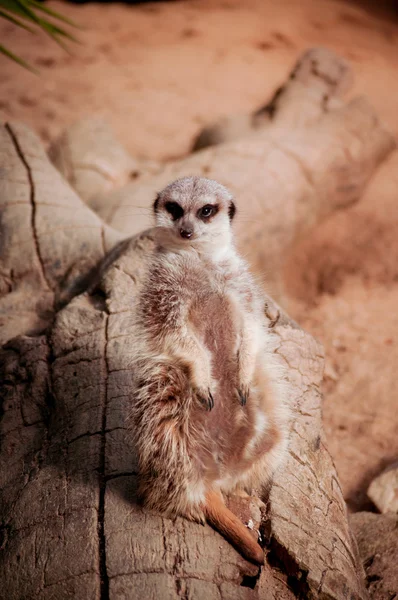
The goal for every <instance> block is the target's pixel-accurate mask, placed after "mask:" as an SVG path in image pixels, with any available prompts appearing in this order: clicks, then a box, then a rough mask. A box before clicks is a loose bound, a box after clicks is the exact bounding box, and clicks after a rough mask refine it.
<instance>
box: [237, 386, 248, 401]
mask: <svg viewBox="0 0 398 600" xmlns="http://www.w3.org/2000/svg"><path fill="white" fill-rule="evenodd" d="M236 391H237V393H238V398H239V402H240V403H241V405H242V406H245V404H246V402H247V401H248V399H249V395H250V386H249V385H242V384H241V385H240V386H239V387H238V388H237V390H236Z"/></svg>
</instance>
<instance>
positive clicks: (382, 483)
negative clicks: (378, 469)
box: [368, 462, 398, 513]
mask: <svg viewBox="0 0 398 600" xmlns="http://www.w3.org/2000/svg"><path fill="white" fill-rule="evenodd" d="M368 496H369V498H370V499H371V500H372V502H373V503H374V504H375V506H377V508H378V509H379V511H380V512H382V513H388V512H394V513H398V462H396V463H394V464H393V465H390V466H389V467H388V469H386V470H385V471H383V473H381V475H379V476H378V477H376V479H374V480H373V481H372V483H371V484H370V486H369V488H368Z"/></svg>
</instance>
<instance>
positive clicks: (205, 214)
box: [197, 204, 218, 221]
mask: <svg viewBox="0 0 398 600" xmlns="http://www.w3.org/2000/svg"><path fill="white" fill-rule="evenodd" d="M217 213H218V206H217V204H205V206H202V208H200V209H199V210H198V212H197V215H198V218H199V219H202V220H204V221H206V220H207V219H210V217H214V215H216V214H217Z"/></svg>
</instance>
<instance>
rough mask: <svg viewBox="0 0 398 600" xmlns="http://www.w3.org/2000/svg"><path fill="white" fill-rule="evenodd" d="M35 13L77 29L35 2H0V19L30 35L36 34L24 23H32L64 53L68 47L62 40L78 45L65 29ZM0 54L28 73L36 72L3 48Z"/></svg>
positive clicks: (68, 20)
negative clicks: (22, 67)
mask: <svg viewBox="0 0 398 600" xmlns="http://www.w3.org/2000/svg"><path fill="white" fill-rule="evenodd" d="M36 11H38V12H40V13H44V14H45V15H49V16H50V17H52V18H53V19H58V21H61V22H64V23H67V24H68V25H70V26H72V27H77V26H76V25H75V23H73V21H71V20H70V19H67V18H66V17H64V16H63V15H61V14H59V13H58V12H56V11H54V10H52V9H50V8H47V7H46V6H43V5H42V4H41V3H40V2H38V1H37V0H0V18H4V19H7V20H8V21H11V22H12V23H14V25H17V26H18V27H22V28H23V29H27V30H28V31H30V32H31V33H36V32H35V30H34V29H32V28H31V27H30V26H29V25H28V24H26V23H25V21H27V22H28V23H30V24H31V23H33V24H34V25H36V26H37V27H38V28H39V29H41V30H42V31H44V32H45V33H47V34H48V35H49V36H50V37H51V39H53V40H54V41H55V42H56V43H57V44H59V45H60V46H61V47H62V48H63V49H64V50H65V51H68V47H67V46H66V45H65V43H64V41H63V40H64V39H66V40H70V41H72V42H76V43H79V40H78V39H76V38H75V37H74V36H73V35H72V34H71V33H69V32H68V31H67V30H66V29H64V28H63V27H60V26H59V25H56V24H55V23H53V22H52V21H50V20H48V19H47V18H44V17H41V16H39V15H38V14H37V12H36ZM15 15H16V16H15ZM21 19H22V20H21ZM0 53H1V54H4V55H5V56H8V57H9V58H11V59H12V60H14V61H16V62H17V63H18V64H20V65H22V66H24V67H26V68H29V70H30V71H33V72H37V71H36V70H35V69H33V68H32V67H30V66H29V65H28V63H26V62H25V61H24V60H23V59H22V58H20V57H19V56H17V55H15V54H13V53H12V52H11V51H10V50H8V49H7V48H5V47H4V46H1V50H0Z"/></svg>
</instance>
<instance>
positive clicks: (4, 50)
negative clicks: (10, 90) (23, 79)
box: [0, 44, 38, 75]
mask: <svg viewBox="0 0 398 600" xmlns="http://www.w3.org/2000/svg"><path fill="white" fill-rule="evenodd" d="M0 54H4V56H7V57H8V58H11V60H13V61H15V62H16V63H18V64H19V65H21V66H22V67H25V69H28V71H31V72H32V73H34V74H35V75H38V71H37V70H36V69H34V68H33V67H31V66H30V65H29V64H28V63H27V62H25V61H24V60H23V59H22V58H20V57H19V56H17V55H16V54H14V53H13V52H10V50H7V48H4V46H2V45H1V44H0Z"/></svg>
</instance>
